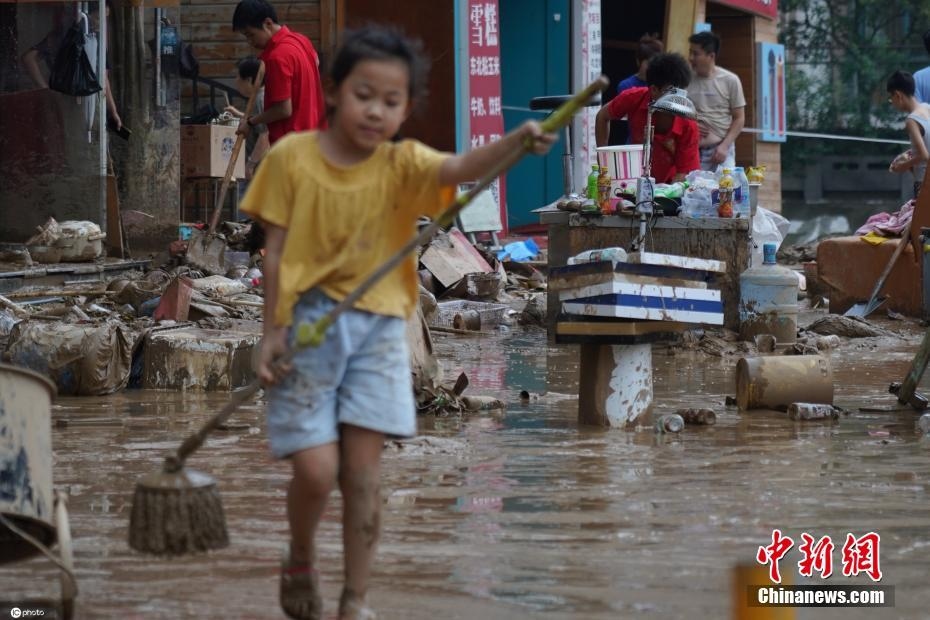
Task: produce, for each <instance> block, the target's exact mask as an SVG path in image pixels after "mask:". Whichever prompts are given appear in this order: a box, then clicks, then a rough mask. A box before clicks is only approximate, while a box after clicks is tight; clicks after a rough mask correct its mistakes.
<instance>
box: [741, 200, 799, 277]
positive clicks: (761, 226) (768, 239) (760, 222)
mask: <svg viewBox="0 0 930 620" xmlns="http://www.w3.org/2000/svg"><path fill="white" fill-rule="evenodd" d="M790 224H791V223H790V222H789V221H788V220H787V219H785V218H784V217H782V216H781V215H779V214H778V213H775V212H773V211H769V210H768V209H764V208H762V207H758V209H757V210H756V215H755V217H753V218H752V241H753V244H754V245H753V247H752V248H750V249H751V251H752V264H753V265H761V264H762V258H763V257H762V246H764V245H765V244H766V243H774V244H775V250H776V251H778V248H779V246H781V242H782V241H784V239H785V235H786V234H788V227H789V226H790Z"/></svg>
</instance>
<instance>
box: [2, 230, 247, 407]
mask: <svg viewBox="0 0 930 620" xmlns="http://www.w3.org/2000/svg"><path fill="white" fill-rule="evenodd" d="M67 230H69V228H68V227H67V226H65V223H62V225H61V226H59V225H58V224H57V223H54V222H52V221H50V223H49V224H47V225H46V226H45V227H44V231H42V232H41V233H40V234H41V235H44V237H43V238H41V239H38V236H37V237H34V238H33V239H32V240H30V241H41V242H42V244H41V247H46V248H50V247H57V245H56V244H58V243H60V240H62V239H65V240H68V239H69V237H68V235H67V233H65V232H63V231H67ZM56 239H57V240H58V241H56ZM65 245H68V246H70V247H74V244H73V243H71V242H66V244H65ZM26 247H27V248H28V253H27V254H23V255H22V256H20V259H21V260H22V262H24V263H26V264H27V265H28V264H29V262H30V261H35V260H36V258H37V257H41V256H43V255H42V253H41V252H33V248H34V247H39V246H36V244H35V243H32V244H28V243H27V244H26ZM62 247H65V246H62ZM82 251H83V252H84V253H85V254H86V255H88V256H89V255H90V253H91V252H90V251H89V250H82ZM94 251H95V250H94ZM69 260H70V257H69ZM181 263H183V260H172V261H171V262H170V263H169V264H166V265H163V266H162V267H159V268H156V269H152V270H150V271H148V272H145V273H143V272H142V271H140V270H134V271H125V272H121V273H118V275H115V276H106V275H105V273H106V272H103V273H101V274H100V275H99V279H96V280H80V281H73V282H66V283H64V284H61V285H42V286H29V285H27V286H23V287H21V288H19V289H17V290H15V291H12V292H7V293H6V294H5V295H0V352H2V355H3V359H4V360H5V361H8V362H10V363H13V364H16V365H19V366H23V367H26V368H29V369H32V370H34V371H36V372H39V373H41V374H43V375H45V376H48V377H49V378H50V379H51V380H52V381H53V382H54V383H55V384H56V386H57V388H58V391H59V393H60V394H65V395H103V394H111V393H113V392H117V391H119V390H121V389H124V388H126V387H127V386H142V385H143V383H144V381H143V377H142V376H141V373H142V360H141V353H142V349H143V348H144V346H143V345H144V343H145V341H146V339H147V337H148V336H149V335H150V334H152V333H154V332H155V331H156V330H159V329H166V328H176V329H181V328H185V327H202V328H204V329H214V328H215V327H216V321H218V320H235V321H238V322H239V323H241V324H255V325H258V322H259V321H261V318H262V307H263V305H264V297H263V291H262V272H261V269H260V268H258V267H256V266H251V267H250V266H248V264H240V265H236V266H234V267H231V268H230V269H229V270H228V271H227V273H226V274H225V275H205V274H204V273H202V272H199V271H197V270H194V269H192V268H191V267H190V266H188V265H184V264H181ZM26 282H27V283H28V280H26ZM253 331H254V332H255V334H256V337H255V339H254V341H256V342H257V340H258V337H259V336H260V333H261V330H260V327H257V328H254V330H253Z"/></svg>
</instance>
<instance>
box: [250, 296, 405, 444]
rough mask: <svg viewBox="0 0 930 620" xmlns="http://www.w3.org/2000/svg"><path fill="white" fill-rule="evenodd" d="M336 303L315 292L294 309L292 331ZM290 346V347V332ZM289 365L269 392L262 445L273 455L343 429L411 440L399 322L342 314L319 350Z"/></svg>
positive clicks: (328, 439) (331, 438) (330, 438)
mask: <svg viewBox="0 0 930 620" xmlns="http://www.w3.org/2000/svg"><path fill="white" fill-rule="evenodd" d="M335 305H336V302H335V301H334V300H332V299H330V298H329V297H327V296H326V295H324V294H323V293H322V292H320V291H318V290H316V289H314V290H311V291H309V292H307V293H304V294H303V296H301V298H300V300H299V301H298V302H297V305H296V306H295V307H294V321H293V325H294V327H296V326H297V325H299V324H300V323H303V322H313V321H316V320H317V319H319V318H320V317H322V316H323V315H324V314H326V313H327V312H328V311H329V310H330V309H331V308H333V306H335ZM288 341H289V344H290V346H291V347H294V346H295V342H294V328H292V329H291V330H290V333H289V336H288ZM293 365H294V368H293V370H292V371H291V373H290V374H289V375H288V376H287V377H286V378H285V379H284V380H282V381H281V382H280V383H278V384H277V385H275V386H272V387H271V388H269V389H268V440H269V443H270V444H271V452H272V454H274V456H275V457H277V458H285V457H288V456H290V455H292V454H294V453H295V452H299V451H300V450H305V449H307V448H314V447H317V446H322V445H325V444H328V443H333V442H336V441H338V440H339V426H340V425H341V424H350V425H352V426H359V427H362V428H366V429H369V430H373V431H377V432H380V433H384V434H385V435H389V436H394V437H413V436H414V435H416V431H417V419H416V405H415V403H414V399H413V382H412V380H411V374H410V354H409V352H408V349H407V338H406V323H405V322H404V320H403V319H400V318H397V317H391V316H384V315H379V314H372V313H370V312H365V311H362V310H348V311H346V312H344V313H342V314H341V315H340V316H339V317H338V318H337V319H336V322H335V323H333V324H332V325H331V326H330V327H329V329H328V330H327V332H326V338H325V339H324V340H323V343H322V344H321V345H320V346H319V347H316V348H310V347H308V348H306V349H303V350H301V351H298V352H297V354H296V355H295V356H294V361H293Z"/></svg>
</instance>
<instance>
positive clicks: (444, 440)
mask: <svg viewBox="0 0 930 620" xmlns="http://www.w3.org/2000/svg"><path fill="white" fill-rule="evenodd" d="M384 448H385V450H387V451H388V452H394V453H397V454H406V455H409V456H423V455H433V454H446V455H450V456H463V455H464V454H466V453H467V452H468V451H469V444H468V442H467V441H464V440H461V439H453V438H451V437H435V436H432V435H420V436H419V437H414V438H413V439H392V440H390V441H387V442H385V444H384Z"/></svg>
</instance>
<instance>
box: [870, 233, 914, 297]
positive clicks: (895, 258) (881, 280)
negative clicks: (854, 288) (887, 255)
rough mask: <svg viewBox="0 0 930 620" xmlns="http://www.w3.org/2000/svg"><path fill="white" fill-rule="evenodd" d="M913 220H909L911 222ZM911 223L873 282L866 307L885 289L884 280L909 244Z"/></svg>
mask: <svg viewBox="0 0 930 620" xmlns="http://www.w3.org/2000/svg"><path fill="white" fill-rule="evenodd" d="M912 221H913V220H911V222H912ZM911 222H908V223H907V225H906V226H905V227H904V230H903V231H901V241H900V243H898V246H897V247H896V248H895V249H894V253H893V254H892V255H891V259H890V260H889V261H888V264H887V265H885V268H884V269H883V270H882V273H881V275H880V276H878V280H877V281H876V282H875V286H874V287H873V288H872V294H871V295H870V296H869V301H868V305H872V302H874V301H875V299H876V298H877V297H878V296H879V294H880V293H881V292H882V289H883V288H885V280H887V279H888V276H889V274H891V270H892V269H894V266H895V264H897V262H898V257H900V256H901V254H902V253H903V252H904V248H905V247H906V246H907V244H909V243H910V242H911V237H910V234H911Z"/></svg>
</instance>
